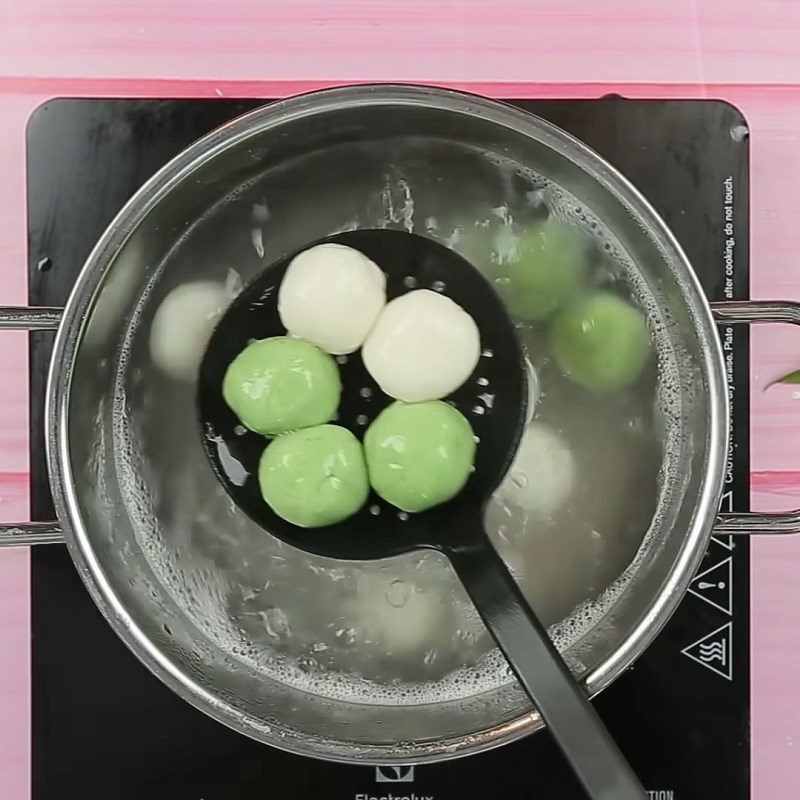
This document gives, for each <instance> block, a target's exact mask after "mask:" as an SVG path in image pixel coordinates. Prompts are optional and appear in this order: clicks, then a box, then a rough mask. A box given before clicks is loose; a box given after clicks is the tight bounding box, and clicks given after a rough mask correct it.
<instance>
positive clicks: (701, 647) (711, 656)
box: [681, 622, 733, 681]
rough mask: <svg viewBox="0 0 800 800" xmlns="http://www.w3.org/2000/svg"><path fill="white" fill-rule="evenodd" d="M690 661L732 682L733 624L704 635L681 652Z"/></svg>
mask: <svg viewBox="0 0 800 800" xmlns="http://www.w3.org/2000/svg"><path fill="white" fill-rule="evenodd" d="M681 653H683V654H684V655H685V656H688V657H689V658H691V659H692V661H696V662H697V663H698V664H700V665H702V666H704V667H706V669H710V670H711V671H712V672H715V673H716V674H717V675H721V676H722V677H723V678H725V680H728V681H732V680H733V623H732V622H727V623H725V625H723V626H722V627H721V628H717V629H716V630H715V631H711V633H708V634H706V635H705V636H704V637H703V638H702V639H698V640H697V641H696V642H692V644H690V645H689V646H688V647H684V648H683V650H681Z"/></svg>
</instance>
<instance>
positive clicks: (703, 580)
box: [689, 556, 733, 616]
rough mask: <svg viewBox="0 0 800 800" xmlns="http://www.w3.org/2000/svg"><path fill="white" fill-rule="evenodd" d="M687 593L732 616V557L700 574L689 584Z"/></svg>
mask: <svg viewBox="0 0 800 800" xmlns="http://www.w3.org/2000/svg"><path fill="white" fill-rule="evenodd" d="M689 591H690V592H691V593H692V594H693V595H695V596H696V597H699V598H700V599H701V600H705V601H706V603H709V604H710V605H712V606H714V608H718V609H719V610H720V611H724V612H725V613H726V614H727V615H728V616H731V615H732V614H733V557H732V556H728V557H727V558H724V559H723V560H722V561H720V562H719V563H718V564H714V566H713V567H709V568H708V569H707V570H705V571H703V572H701V573H700V574H699V575H697V576H696V577H695V579H694V580H693V581H692V582H691V583H690V584H689Z"/></svg>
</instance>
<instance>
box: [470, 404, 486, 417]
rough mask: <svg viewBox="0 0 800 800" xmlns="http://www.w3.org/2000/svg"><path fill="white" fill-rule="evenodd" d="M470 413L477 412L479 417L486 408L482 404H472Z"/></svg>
mask: <svg viewBox="0 0 800 800" xmlns="http://www.w3.org/2000/svg"><path fill="white" fill-rule="evenodd" d="M472 413H473V414H477V415H478V416H479V417H480V416H481V415H482V414H485V413H486V409H485V408H484V407H483V406H474V407H473V409H472Z"/></svg>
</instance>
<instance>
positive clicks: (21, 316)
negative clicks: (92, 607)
mask: <svg viewBox="0 0 800 800" xmlns="http://www.w3.org/2000/svg"><path fill="white" fill-rule="evenodd" d="M62 313H63V309H60V308H45V307H39V308H26V307H16V306H0V330H19V331H52V330H55V329H56V328H58V325H59V323H60V322H61V315H62ZM63 541H64V535H63V533H62V532H61V526H60V525H59V523H58V522H11V523H6V524H0V547H21V546H23V545H31V544H52V543H54V542H63Z"/></svg>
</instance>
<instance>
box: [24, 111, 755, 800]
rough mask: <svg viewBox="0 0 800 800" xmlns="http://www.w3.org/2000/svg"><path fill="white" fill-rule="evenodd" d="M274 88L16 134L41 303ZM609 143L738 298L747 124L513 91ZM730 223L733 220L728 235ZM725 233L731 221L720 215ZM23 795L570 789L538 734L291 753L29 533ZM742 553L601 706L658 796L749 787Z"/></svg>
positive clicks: (674, 799) (744, 437) (39, 490)
mask: <svg viewBox="0 0 800 800" xmlns="http://www.w3.org/2000/svg"><path fill="white" fill-rule="evenodd" d="M265 102H268V101H267V100H261V101H238V100H227V99H225V100H153V99H144V100H143V99H60V100H53V101H50V102H48V103H46V104H45V105H43V106H41V107H40V108H39V109H37V110H36V112H35V113H34V114H33V116H32V117H31V120H30V122H29V125H28V130H27V167H28V233H29V248H28V251H29V252H28V255H29V265H30V272H29V275H30V284H29V286H30V292H29V295H30V297H29V299H30V303H31V304H32V305H47V306H51V305H59V304H63V303H64V302H65V300H66V298H67V294H68V293H69V291H70V288H71V286H72V284H73V282H74V280H75V278H76V275H77V274H78V271H79V269H80V266H81V264H82V262H83V260H84V259H85V258H86V256H87V255H88V253H89V250H90V249H91V247H92V245H93V243H94V241H95V240H96V239H97V238H98V236H99V235H100V233H101V231H102V229H103V228H104V226H105V225H106V224H107V223H108V222H109V221H110V220H111V219H112V217H113V216H114V215H115V214H116V213H117V211H118V210H119V209H120V207H121V206H122V204H123V203H124V202H125V201H126V200H127V199H128V197H130V195H131V194H132V193H133V192H134V191H135V190H136V188H137V187H138V186H139V185H141V183H142V182H144V181H145V180H146V179H147V178H148V177H149V176H150V175H152V174H153V172H155V171H156V170H157V169H158V168H159V167H160V166H162V165H163V164H164V163H165V162H166V161H167V160H168V159H170V158H171V157H172V156H174V155H175V154H176V153H178V151H180V150H181V149H182V148H184V147H186V146H187V145H188V144H190V143H191V142H192V141H194V140H195V139H197V138H198V137H199V136H201V135H203V134H204V133H206V132H208V131H209V130H211V129H212V128H214V127H216V126H218V125H220V124H222V123H223V122H226V121H227V120H229V119H231V118H233V117H235V116H237V115H239V114H241V113H243V112H245V111H248V110H250V109H252V108H254V107H256V106H258V105H261V104H263V103H265ZM514 105H518V106H520V107H521V108H524V109H527V110H530V111H533V112H535V113H536V114H539V115H540V116H542V117H544V118H545V119H548V120H550V121H552V122H554V123H555V124H556V125H559V126H560V127H562V128H564V129H566V130H567V131H569V132H571V133H573V134H574V135H576V136H577V137H578V138H580V139H582V140H583V141H585V142H587V143H588V144H589V145H590V146H591V147H593V148H594V149H595V150H597V151H598V152H599V153H601V154H602V155H603V156H605V157H606V158H607V159H608V160H609V161H610V162H611V163H613V164H614V165H615V166H616V167H618V168H619V169H620V170H621V171H622V172H623V173H624V174H625V175H626V176H628V177H629V178H630V179H631V180H632V181H633V183H634V184H635V185H636V186H637V187H638V188H639V189H640V190H641V191H642V192H643V193H644V195H645V196H646V197H647V198H648V199H649V200H650V202H651V203H652V204H653V205H654V206H655V208H656V209H657V210H658V211H659V212H660V214H661V215H662V216H663V217H664V218H665V219H666V221H667V223H668V224H669V225H670V226H671V228H672V230H673V231H674V233H675V234H676V236H677V237H678V239H679V240H680V242H681V244H682V245H683V247H684V249H685V250H686V252H687V254H688V256H689V258H690V260H691V261H692V263H693V264H694V266H695V268H696V270H697V272H698V275H699V278H700V281H701V282H702V285H703V287H704V289H705V291H706V293H707V294H708V296H709V297H710V298H712V299H725V298H734V299H746V298H747V296H748V285H749V282H748V261H747V257H748V256H747V254H748V139H747V126H746V123H745V121H744V120H743V119H742V117H741V115H740V114H739V113H738V111H736V110H735V109H734V108H732V107H731V106H729V105H727V104H725V103H722V102H718V101H705V100H700V101H694V100H693V101H674V100H670V101H638V100H636V101H632V100H626V99H623V98H620V97H617V96H609V97H604V98H602V99H599V100H558V101H550V100H548V101H541V100H533V99H532V100H524V101H514ZM726 223H729V224H731V225H732V226H734V227H735V247H734V248H733V254H732V255H733V257H732V259H731V257H730V256H731V253H730V249H731V246H730V244H729V245H728V251H729V252H728V259H727V260H726V252H725V251H726V240H728V239H729V238H731V235H730V234H729V233H728V232H727V231H726V227H725V226H726ZM728 230H730V229H728ZM721 333H722V334H723V335H724V336H725V337H726V339H727V340H728V342H729V347H730V352H731V353H732V354H733V357H732V360H731V362H730V364H729V379H730V380H731V387H732V389H733V391H732V398H733V407H734V419H733V422H734V425H733V445H734V446H733V450H732V455H731V461H730V464H729V467H730V481H729V482H728V484H727V486H726V494H725V497H724V499H723V503H724V507H725V508H726V509H735V510H739V511H746V510H748V508H749V495H748V491H749V488H748V487H749V475H748V469H749V440H748V437H749V404H748V368H749V364H748V341H747V331H746V330H745V329H743V328H737V329H733V328H728V329H725V330H723V331H721ZM51 347H52V335H50V334H46V333H37V334H33V335H32V339H31V350H30V389H31V391H30V398H31V419H32V433H31V511H32V515H33V516H32V519H51V518H52V517H53V513H54V512H53V506H52V501H51V498H50V494H49V489H48V485H47V476H46V470H45V463H44V442H43V430H42V422H41V412H42V404H43V395H44V380H45V371H46V363H47V361H48V359H49V356H50V351H51ZM31 578H32V628H33V640H32V665H33V666H32V669H33V674H32V696H33V700H32V702H33V743H32V747H33V800H72V798H76V800H141V799H142V798H148V800H162V798H163V800H184V799H185V800H190V799H191V800H251V798H252V800H256V798H258V800H310V799H311V798H325V800H374V799H376V798H379V799H380V800H405V798H408V799H409V800H426V799H428V798H430V800H456V799H458V800H473V798H474V800H485V798H487V797H507V798H516V797H519V798H543V799H545V800H556V799H558V800H572V798H576V800H577V798H582V797H583V794H582V792H581V789H580V788H579V787H578V785H577V783H576V781H575V779H574V778H573V776H572V775H571V774H570V773H569V771H568V769H567V768H566V767H565V765H564V762H563V760H562V758H561V756H560V755H559V754H558V752H557V751H556V748H555V747H554V745H553V744H552V742H551V741H550V739H549V737H548V736H547V734H546V733H539V734H536V735H534V736H531V737H529V738H527V739H524V740H522V741H520V742H517V743H515V744H512V745H509V746H507V747H503V748H500V749H497V750H494V751H492V752H489V753H486V754H483V755H478V756H472V757H469V758H465V759H461V760H458V761H454V762H449V763H445V764H434V765H423V766H417V767H400V768H380V767H364V766H359V767H355V766H347V765H338V764H329V763H325V762H321V761H314V760H311V759H307V758H302V757H299V756H292V755H288V754H286V753H283V752H281V751H279V750H276V749H273V748H270V747H266V746H264V745H261V744H258V743H256V742H254V741H251V740H249V739H246V738H245V737H243V736H240V735H238V734H236V733H233V732H232V731H230V730H228V729H227V728H224V727H223V726H222V725H220V724H219V723H217V722H215V721H213V720H211V719H210V718H208V717H206V716H204V715H203V714H201V713H200V712H199V711H196V710H195V709H194V708H192V707H191V706H189V705H188V704H187V703H185V702H184V701H182V700H180V699H179V698H178V697H177V696H175V695H174V694H172V693H171V692H170V691H169V690H168V689H166V688H165V687H164V686H163V685H162V684H161V683H159V682H158V681H157V680H156V679H155V678H154V677H153V676H152V675H151V674H150V673H149V672H148V671H147V670H146V669H145V668H144V667H143V666H142V665H141V664H140V663H139V662H138V661H137V660H136V659H135V658H134V656H133V655H132V654H131V653H130V652H129V651H128V650H127V649H126V648H125V647H124V645H123V644H122V643H121V642H120V641H119V640H118V639H117V638H116V636H115V635H114V634H113V633H112V632H111V630H110V628H109V627H108V626H107V625H106V624H105V622H104V621H103V619H102V618H101V616H100V613H99V612H98V611H97V609H96V608H95V606H94V605H93V603H92V601H91V600H90V599H89V595H88V594H87V593H86V591H85V590H84V587H83V585H82V584H81V582H80V580H79V578H78V576H77V574H76V572H75V570H74V568H73V566H72V563H71V561H70V559H69V557H68V555H67V552H66V549H65V548H64V547H63V546H60V545H52V546H46V547H38V548H34V550H33V553H32V556H31ZM749 640H750V637H749V550H748V544H747V542H746V541H742V540H741V539H740V540H737V542H736V544H735V545H734V544H733V542H732V541H731V540H729V539H728V538H727V537H726V538H724V539H718V538H717V539H713V540H712V542H711V545H710V547H709V550H708V553H707V555H706V557H705V560H704V562H703V565H702V566H701V568H700V571H699V573H698V576H697V578H696V579H695V581H694V582H693V584H692V589H691V592H690V594H689V595H687V597H686V598H685V599H684V601H683V602H682V604H681V606H680V607H679V609H678V611H677V612H676V614H675V615H674V617H673V618H672V620H671V621H670V622H669V624H668V625H667V627H666V628H665V630H664V631H663V632H662V633H661V634H660V636H659V637H658V639H657V640H656V641H655V643H654V644H653V645H652V646H651V647H650V649H649V650H648V651H647V652H646V654H645V655H644V656H643V657H642V658H641V659H640V660H639V661H638V662H637V664H636V665H635V666H634V667H633V668H632V669H631V670H629V671H628V672H627V673H626V674H625V675H623V676H622V677H621V678H620V679H619V680H618V681H617V682H616V683H615V684H614V685H613V686H612V687H611V688H609V689H608V690H606V691H605V692H604V693H603V694H602V695H601V696H600V697H599V698H597V701H596V704H597V708H598V710H599V712H600V714H601V716H602V717H603V719H604V720H605V721H606V723H607V724H608V727H609V728H610V729H611V731H612V733H613V735H614V736H615V737H616V738H617V740H618V741H619V743H620V746H621V747H622V749H623V751H624V752H625V753H626V754H627V756H628V757H629V758H630V760H631V762H632V764H633V766H634V768H635V769H636V771H637V773H638V774H639V775H640V776H641V778H642V780H643V781H644V783H645V785H646V786H647V788H648V790H649V791H650V796H651V797H652V798H655V800H701V799H702V800H707V799H708V798H713V799H714V800H717V799H718V798H724V799H725V800H740V799H743V798H749V797H750V791H749V770H750V766H749V758H750V751H749V738H748V730H749V712H750V695H749V691H750V690H749V663H750V661H749V646H750V643H749Z"/></svg>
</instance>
